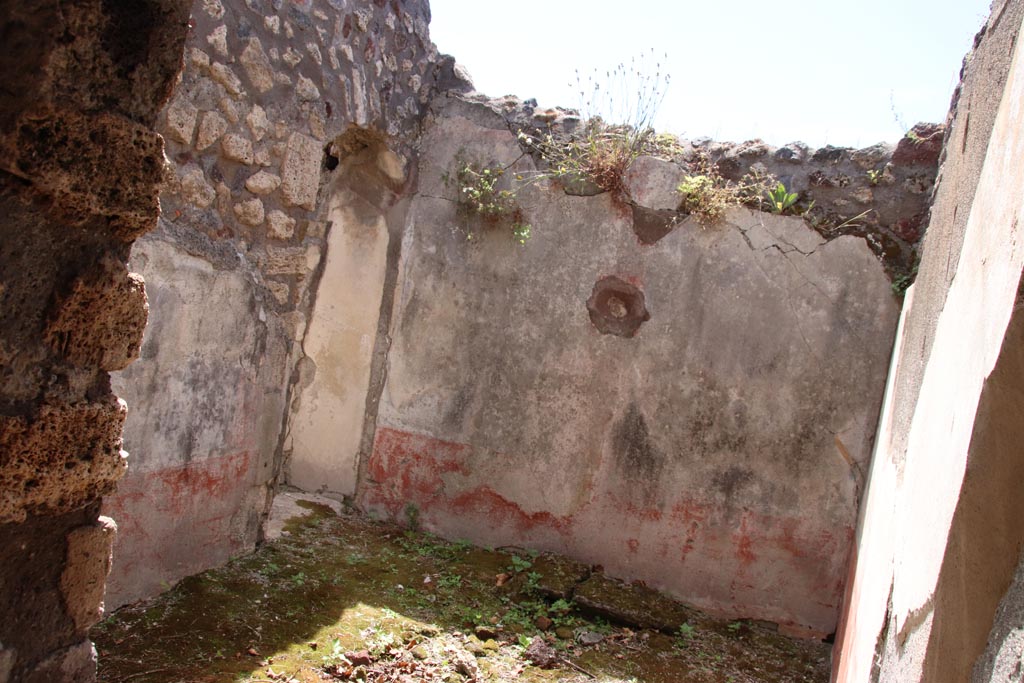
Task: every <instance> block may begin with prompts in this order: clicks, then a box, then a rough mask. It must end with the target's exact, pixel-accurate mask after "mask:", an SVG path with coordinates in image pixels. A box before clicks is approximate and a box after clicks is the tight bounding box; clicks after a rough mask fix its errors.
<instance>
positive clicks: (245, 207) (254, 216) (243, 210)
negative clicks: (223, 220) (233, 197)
mask: <svg viewBox="0 0 1024 683" xmlns="http://www.w3.org/2000/svg"><path fill="white" fill-rule="evenodd" d="M234 212H235V217H236V218H237V219H238V222H239V223H242V224H244V225H250V226H253V227H255V226H257V225H262V224H263V218H264V213H263V202H261V201H260V200H259V199H250V200H249V201H246V202H242V203H241V204H235V207H234Z"/></svg>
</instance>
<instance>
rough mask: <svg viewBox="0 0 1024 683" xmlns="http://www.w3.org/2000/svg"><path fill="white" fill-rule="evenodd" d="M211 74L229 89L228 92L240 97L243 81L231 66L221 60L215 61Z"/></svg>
mask: <svg viewBox="0 0 1024 683" xmlns="http://www.w3.org/2000/svg"><path fill="white" fill-rule="evenodd" d="M210 76H211V77H212V78H213V80H215V81H216V82H218V83H220V84H221V85H222V86H224V89H225V90H227V91H228V94H229V95H231V96H232V97H238V96H240V95H241V94H242V81H240V80H239V78H238V76H236V75H235V72H234V71H232V70H231V67H229V66H227V65H226V64H221V63H220V62H214V63H213V64H212V65H211V66H210Z"/></svg>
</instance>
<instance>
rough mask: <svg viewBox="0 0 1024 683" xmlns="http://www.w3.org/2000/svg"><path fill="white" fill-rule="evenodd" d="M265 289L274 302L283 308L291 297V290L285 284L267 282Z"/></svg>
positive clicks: (272, 281)
mask: <svg viewBox="0 0 1024 683" xmlns="http://www.w3.org/2000/svg"><path fill="white" fill-rule="evenodd" d="M267 289H268V290H270V293H271V295H273V297H274V300H275V301H276V302H277V303H279V304H281V305H282V306H285V305H287V304H288V299H289V298H290V297H291V293H292V288H291V287H290V286H288V283H286V282H275V281H274V280H268V281H267Z"/></svg>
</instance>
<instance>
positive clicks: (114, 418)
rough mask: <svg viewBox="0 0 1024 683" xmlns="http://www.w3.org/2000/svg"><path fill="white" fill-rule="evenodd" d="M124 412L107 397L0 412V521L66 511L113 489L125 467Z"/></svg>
mask: <svg viewBox="0 0 1024 683" xmlns="http://www.w3.org/2000/svg"><path fill="white" fill-rule="evenodd" d="M126 413H127V406H125V404H124V402H123V401H117V400H115V399H113V398H111V399H109V400H104V401H96V402H91V403H81V404H76V405H43V406H42V407H40V409H39V410H38V412H37V413H36V414H35V415H34V416H28V417H21V416H18V417H13V416H0V523H7V522H21V521H23V520H24V519H25V517H26V516H27V514H28V513H29V512H37V511H42V510H45V511H47V512H48V513H51V514H59V513H63V512H68V511H71V510H74V509H76V508H78V507H81V506H82V505H85V504H86V503H89V502H90V501H93V500H97V499H98V498H100V497H101V496H103V495H105V494H107V493H109V492H111V491H112V490H113V489H114V484H115V483H116V482H117V480H118V479H120V478H121V477H122V475H124V471H125V468H126V460H125V455H126V454H124V453H123V452H122V451H121V429H122V428H123V426H124V418H125V415H126Z"/></svg>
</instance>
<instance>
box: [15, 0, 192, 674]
mask: <svg viewBox="0 0 1024 683" xmlns="http://www.w3.org/2000/svg"><path fill="white" fill-rule="evenodd" d="M187 20H188V9H187V7H185V6H184V3H178V2H170V1H167V2H163V1H158V0H152V1H140V2H131V3H123V2H122V3H119V2H98V1H96V2H90V1H84V2H75V3H60V2H33V3H21V2H0V33H2V35H3V42H4V51H3V54H2V55H0V92H2V93H3V95H2V97H0V549H2V559H0V681H4V682H11V683H22V682H33V683H64V682H68V683H70V682H72V681H74V682H75V683H89V682H90V681H92V680H93V679H94V677H95V656H96V655H95V650H94V649H93V647H92V644H91V643H90V642H89V640H88V630H89V628H90V627H91V626H92V625H93V624H94V623H95V622H96V621H97V620H98V619H99V618H100V617H101V615H102V614H103V588H104V580H105V578H106V575H107V571H108V569H109V567H110V548H111V543H112V542H113V538H114V535H115V533H116V526H115V524H114V522H113V521H112V520H110V519H109V518H106V517H101V516H100V497H101V496H103V495H105V494H107V493H109V492H110V491H111V490H112V489H113V488H114V486H115V483H116V482H117V480H118V479H119V478H120V477H121V476H122V475H123V474H124V469H125V457H124V452H123V451H122V450H121V446H122V442H121V429H122V425H123V424H124V419H125V405H124V403H123V401H120V400H119V399H118V398H117V396H115V394H114V393H113V392H112V391H111V386H110V375H109V372H110V371H114V370H120V369H122V368H124V367H125V366H127V365H128V364H129V363H130V362H132V361H133V360H134V359H135V358H136V357H137V356H138V353H139V344H140V342H141V339H142V332H143V329H144V327H145V325H146V316H147V304H146V295H145V291H144V289H143V282H142V279H141V278H140V277H139V276H138V275H136V274H131V273H129V270H128V268H127V266H126V261H127V258H128V253H129V250H130V249H131V245H132V242H133V241H134V240H135V239H136V238H138V237H139V236H140V235H142V234H144V233H145V232H147V231H148V230H150V229H152V228H153V227H154V225H155V223H156V219H157V213H158V203H157V197H158V192H159V188H160V185H161V182H162V179H163V173H162V169H163V164H162V162H163V141H162V140H161V138H160V136H159V135H158V134H157V133H156V132H155V131H154V130H153V127H154V123H155V121H156V118H157V114H158V112H159V111H160V108H161V106H162V105H163V103H164V102H165V101H166V99H167V97H168V96H169V95H170V92H171V88H172V87H173V84H174V79H175V76H176V75H177V73H178V71H179V69H180V64H181V51H182V44H183V41H184V38H185V27H186V23H187Z"/></svg>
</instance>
